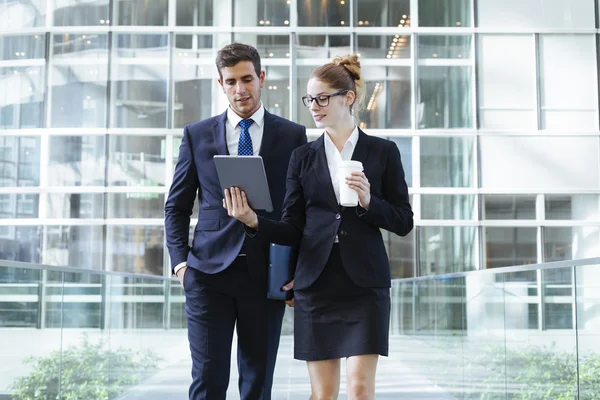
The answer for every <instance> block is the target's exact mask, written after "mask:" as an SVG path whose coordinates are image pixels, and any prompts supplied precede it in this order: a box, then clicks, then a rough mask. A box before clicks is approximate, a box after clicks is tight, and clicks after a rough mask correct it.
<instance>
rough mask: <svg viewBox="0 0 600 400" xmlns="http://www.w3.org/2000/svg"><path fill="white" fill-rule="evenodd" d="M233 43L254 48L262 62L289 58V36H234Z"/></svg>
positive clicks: (245, 34)
mask: <svg viewBox="0 0 600 400" xmlns="http://www.w3.org/2000/svg"><path fill="white" fill-rule="evenodd" d="M235 41H237V42H241V43H246V44H249V45H251V46H254V47H256V49H257V50H258V52H259V53H260V56H261V57H262V59H263V60H265V59H267V58H289V57H290V36H289V35H248V34H247V33H244V34H236V35H235ZM263 69H264V68H263Z"/></svg>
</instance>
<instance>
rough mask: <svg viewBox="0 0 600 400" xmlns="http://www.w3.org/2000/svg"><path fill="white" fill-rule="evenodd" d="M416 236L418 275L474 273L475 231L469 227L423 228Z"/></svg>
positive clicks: (475, 263)
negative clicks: (417, 240) (417, 242)
mask: <svg viewBox="0 0 600 400" xmlns="http://www.w3.org/2000/svg"><path fill="white" fill-rule="evenodd" d="M418 234H419V256H420V262H419V275H420V276H424V275H437V274H447V273H451V272H463V271H471V270H474V269H477V268H476V267H477V256H476V254H477V253H476V252H477V246H478V243H477V229H476V228H475V227H471V226H456V227H450V226H440V227H437V226H422V227H419V228H418Z"/></svg>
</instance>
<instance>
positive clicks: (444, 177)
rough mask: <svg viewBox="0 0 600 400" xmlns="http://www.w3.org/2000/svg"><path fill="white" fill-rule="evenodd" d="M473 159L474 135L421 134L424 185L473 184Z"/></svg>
mask: <svg viewBox="0 0 600 400" xmlns="http://www.w3.org/2000/svg"><path fill="white" fill-rule="evenodd" d="M473 162H474V155H473V138H470V137H454V138H453V137H450V138H443V137H422V138H421V186H423V187H473V186H474V184H475V182H474V177H473Z"/></svg>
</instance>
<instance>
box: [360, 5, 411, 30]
mask: <svg viewBox="0 0 600 400" xmlns="http://www.w3.org/2000/svg"><path fill="white" fill-rule="evenodd" d="M356 1H357V2H358V5H357V9H358V12H357V13H356V17H355V22H354V25H355V26H392V27H393V26H405V27H409V26H410V0H356Z"/></svg>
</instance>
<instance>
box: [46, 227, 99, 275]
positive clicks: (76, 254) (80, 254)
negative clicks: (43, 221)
mask: <svg viewBox="0 0 600 400" xmlns="http://www.w3.org/2000/svg"><path fill="white" fill-rule="evenodd" d="M45 229H46V240H45V248H44V256H43V263H44V264H49V265H62V266H65V265H66V266H71V267H77V268H84V269H99V270H101V269H103V268H102V252H103V250H104V227H103V226H46V228H45Z"/></svg>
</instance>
